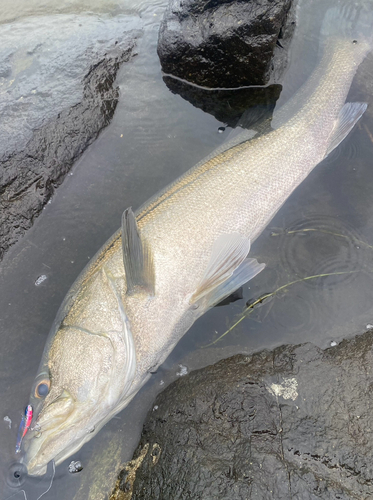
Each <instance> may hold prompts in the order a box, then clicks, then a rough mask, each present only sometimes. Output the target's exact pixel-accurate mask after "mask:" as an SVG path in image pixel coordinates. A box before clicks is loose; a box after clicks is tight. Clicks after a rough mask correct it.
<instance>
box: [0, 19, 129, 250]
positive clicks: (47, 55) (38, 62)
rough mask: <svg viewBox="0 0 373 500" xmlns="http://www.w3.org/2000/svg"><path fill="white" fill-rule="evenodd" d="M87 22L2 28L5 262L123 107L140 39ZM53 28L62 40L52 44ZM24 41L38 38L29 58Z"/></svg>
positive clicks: (1, 227) (0, 231)
mask: <svg viewBox="0 0 373 500" xmlns="http://www.w3.org/2000/svg"><path fill="white" fill-rule="evenodd" d="M86 17H87V16H80V17H79V16H66V18H65V17H62V18H58V21H56V20H54V18H53V16H51V19H49V18H48V20H47V21H45V20H44V19H43V20H42V21H40V23H38V22H37V20H35V19H31V20H26V21H20V22H19V23H18V24H17V23H14V26H12V25H9V26H5V27H4V26H1V27H0V31H1V30H3V31H4V30H5V33H2V34H3V35H4V44H3V47H2V49H3V51H2V52H0V58H3V60H2V62H1V63H0V73H1V74H0V84H1V85H2V86H3V89H4V93H3V94H2V97H1V99H0V110H1V115H2V117H1V119H0V138H1V145H0V259H1V258H2V257H3V255H4V253H5V252H6V251H7V250H8V248H9V247H10V246H11V245H13V244H14V243H15V242H16V241H17V240H18V239H19V238H20V236H22V235H23V234H24V232H25V231H26V230H27V229H29V228H30V227H31V226H32V224H33V221H34V219H35V217H37V215H38V214H39V213H40V211H41V210H42V208H43V207H44V205H45V204H46V203H47V202H48V200H49V199H50V197H51V195H52V193H53V191H54V189H55V188H56V187H57V186H58V185H59V184H61V182H62V181H63V179H64V177H65V176H66V174H67V173H68V171H69V170H70V168H71V166H72V165H73V163H74V162H75V161H76V160H77V159H78V158H79V156H80V155H81V154H82V153H83V151H84V150H85V149H86V148H87V147H88V146H89V144H91V143H92V142H93V141H94V140H95V138H96V137H97V135H98V134H99V132H100V130H102V129H103V128H104V127H106V126H107V125H108V124H109V122H110V120H111V118H112V116H113V114H114V110H115V108H116V105H117V103H118V97H119V90H118V87H117V86H115V84H114V81H115V77H116V74H117V72H118V69H119V67H120V66H121V64H122V63H124V62H125V61H128V60H129V59H130V58H131V56H132V54H133V50H134V46H135V40H136V36H137V32H134V31H128V32H125V30H124V28H125V23H124V22H123V20H117V21H115V22H114V21H110V22H109V21H107V20H105V19H100V18H98V17H97V18H96V17H94V16H91V17H87V19H86ZM53 22H58V26H59V32H58V35H56V37H54V38H53V41H52V40H51V38H50V28H51V26H50V23H52V24H53ZM28 23H29V24H31V25H33V29H32V30H27V26H28ZM43 23H44V24H43ZM34 27H35V29H34ZM110 27H111V32H110V35H107V34H106V32H108V31H109V29H110ZM7 28H9V30H10V31H9V32H7V31H6V29H7ZM11 28H12V29H11ZM38 29H39V30H40V31H38ZM79 29H81V31H79ZM17 30H18V31H17ZM48 30H49V31H48ZM74 30H75V31H74ZM23 33H24V36H25V37H27V36H30V37H34V38H31V39H30V40H27V43H28V44H29V50H28V51H26V49H24V47H23V46H22V43H24V42H22V41H20V40H22V34H23ZM105 35H106V37H105ZM7 37H8V38H7ZM12 37H13V38H12ZM96 37H97V38H96ZM2 40H3V38H2ZM17 40H18V41H19V43H18V44H17V43H16V42H17ZM6 42H9V46H8V47H6ZM4 45H5V48H4ZM17 47H18V49H17ZM5 90H6V91H5Z"/></svg>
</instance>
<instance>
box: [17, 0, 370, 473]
mask: <svg viewBox="0 0 373 500" xmlns="http://www.w3.org/2000/svg"><path fill="white" fill-rule="evenodd" d="M371 26H372V13H371V12H360V11H359V9H358V8H357V7H355V2H354V3H353V5H350V6H347V7H336V8H334V9H331V10H330V11H328V12H327V14H326V16H325V19H324V22H323V25H322V28H321V38H322V39H323V43H322V45H323V55H322V57H321V58H320V62H319V64H318V65H317V67H316V68H315V70H314V71H313V73H312V75H311V76H310V78H309V79H308V80H307V82H306V83H305V84H304V85H303V87H301V89H300V90H299V92H298V93H297V94H296V95H295V96H293V97H292V98H291V99H290V100H289V102H288V103H287V104H285V105H284V106H283V107H282V108H280V109H279V110H278V111H276V112H275V114H274V116H273V119H272V124H271V125H272V129H271V130H269V131H267V132H265V133H262V134H255V133H254V132H252V133H249V136H250V137H249V139H248V136H247V134H245V133H242V134H243V135H239V136H238V137H236V138H235V139H234V140H232V141H231V142H230V143H228V144H226V145H223V147H222V148H220V149H218V150H217V151H215V152H214V153H213V154H211V155H210V156H209V157H208V158H207V159H205V160H203V161H201V162H200V163H198V164H197V165H196V166H194V167H193V168H191V169H190V170H189V171H188V172H186V173H185V174H184V175H182V176H181V177H180V178H179V179H178V180H176V181H175V182H173V183H172V184H171V185H169V186H168V187H166V188H165V189H164V190H163V191H161V192H160V193H158V194H157V195H155V196H154V197H153V198H151V199H150V200H149V201H148V202H147V203H145V205H143V206H142V207H140V208H139V209H138V210H136V211H135V212H133V210H132V208H127V209H126V210H125V211H124V213H123V217H122V225H121V229H120V230H119V231H118V232H117V233H115V234H114V235H113V237H112V238H111V239H110V240H109V241H108V242H107V243H106V244H105V245H104V246H103V247H102V248H101V249H100V250H99V252H98V253H97V254H96V256H95V257H94V258H93V259H92V260H91V263H90V264H89V265H88V267H86V268H85V269H84V270H83V272H82V274H81V275H80V276H79V277H78V279H77V280H76V282H75V283H74V284H73V286H72V288H71V290H70V291H69V293H68V294H67V296H66V298H65V300H64V302H63V304H62V306H61V308H60V310H59V312H58V314H57V317H56V320H55V322H54V324H53V326H52V328H51V331H50V334H49V336H48V339H47V342H46V346H45V349H44V353H43V355H42V360H41V363H40V368H39V371H38V374H37V376H36V378H35V381H34V384H33V386H32V390H31V395H30V404H31V405H32V407H33V408H34V420H33V422H34V423H33V426H32V427H31V428H30V430H29V431H28V433H27V434H26V436H25V438H24V454H23V457H22V463H23V464H24V465H25V466H26V467H27V470H28V474H29V475H32V476H38V475H42V474H44V473H45V471H46V469H47V465H48V463H49V462H50V461H52V460H54V462H55V464H56V465H58V464H60V463H61V462H63V461H64V460H65V459H67V458H68V457H70V456H71V455H72V454H74V453H75V452H77V451H78V450H79V449H80V448H81V447H82V446H83V445H84V444H85V443H86V442H87V441H89V440H90V439H91V438H92V437H93V436H94V435H96V434H97V432H99V430H100V429H101V428H102V427H103V426H104V425H105V423H106V422H108V421H109V420H110V419H111V418H112V417H113V416H114V415H115V414H117V413H118V412H120V411H121V410H122V409H123V408H125V407H126V406H127V405H128V403H129V402H130V401H131V400H132V398H134V397H135V396H136V394H137V393H138V391H139V389H140V388H141V387H142V386H143V385H144V384H145V383H146V382H147V381H148V380H149V378H150V377H151V374H152V373H153V372H154V371H156V369H157V368H158V367H159V366H160V365H161V364H162V363H163V361H164V360H165V359H166V358H167V356H168V355H169V353H170V352H171V351H172V349H173V348H174V346H175V345H176V344H177V342H178V341H179V340H180V339H181V337H182V336H183V335H184V334H185V333H186V332H187V331H188V330H189V328H190V327H191V326H192V325H193V323H194V322H195V321H196V320H197V319H198V318H199V317H200V316H201V315H203V314H204V313H205V312H206V311H207V310H208V309H210V308H211V307H214V306H215V305H216V304H218V303H219V302H221V301H222V300H224V299H225V298H227V297H228V296H229V295H230V294H232V293H233V292H234V291H235V290H237V289H238V288H239V287H240V286H242V285H243V284H245V283H247V282H248V281H249V280H250V279H252V278H254V277H255V276H256V275H257V274H258V273H260V272H262V271H263V269H264V267H265V263H259V262H258V260H257V259H256V258H252V257H251V256H250V248H251V244H252V243H253V242H254V241H255V240H256V238H257V237H258V236H259V235H260V234H261V232H262V231H263V229H264V228H265V227H266V226H267V225H268V223H269V222H270V221H271V219H272V218H273V216H274V215H275V214H276V213H277V211H278V210H279V209H280V207H281V206H282V205H283V204H284V202H285V201H286V199H287V198H288V197H289V196H290V194H291V193H292V192H293V191H294V189H296V187H297V186H298V185H299V184H300V183H301V182H303V181H304V179H305V178H306V177H307V176H308V174H309V173H310V172H311V171H312V169H313V168H314V167H315V166H316V165H318V164H319V163H320V162H321V161H322V160H323V159H324V158H326V157H327V156H328V155H329V154H330V153H331V152H332V151H333V150H334V149H335V148H336V147H337V146H338V145H339V144H340V143H341V141H343V139H344V138H345V137H346V136H347V135H348V133H349V132H350V131H351V130H352V128H353V127H354V125H355V124H356V123H357V121H358V120H359V119H360V118H361V116H362V115H363V113H364V111H365V110H366V107H367V104H366V103H359V102H358V103H350V102H348V103H346V98H347V94H348V91H349V88H350V86H351V82H352V79H353V77H354V74H355V72H356V70H357V68H358V66H359V65H360V63H361V62H362V61H363V59H364V58H365V56H366V55H367V54H368V53H369V52H370V51H371V50H372V46H373V36H372V29H371Z"/></svg>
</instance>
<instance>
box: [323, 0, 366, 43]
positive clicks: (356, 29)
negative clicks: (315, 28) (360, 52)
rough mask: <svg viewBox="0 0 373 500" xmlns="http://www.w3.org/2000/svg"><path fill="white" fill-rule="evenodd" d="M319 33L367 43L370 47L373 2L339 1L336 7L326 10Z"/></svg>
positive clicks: (326, 36)
mask: <svg viewBox="0 0 373 500" xmlns="http://www.w3.org/2000/svg"><path fill="white" fill-rule="evenodd" d="M359 3H360V2H359ZM369 7H370V8H369ZM321 35H322V37H325V38H326V39H330V38H339V39H350V40H351V42H352V43H354V44H357V43H361V42H364V43H368V44H369V46H370V48H371V49H372V48H373V2H371V1H370V0H369V1H366V2H365V4H364V5H356V2H351V0H349V1H348V2H347V1H346V0H344V1H343V2H339V6H338V7H333V8H331V9H329V10H328V11H327V12H326V14H325V17H324V21H323V24H322V28H321Z"/></svg>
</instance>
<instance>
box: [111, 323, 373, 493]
mask: <svg viewBox="0 0 373 500" xmlns="http://www.w3.org/2000/svg"><path fill="white" fill-rule="evenodd" d="M372 348H373V331H368V332H367V333H365V334H363V335H361V336H357V337H356V338H354V339H352V340H345V341H343V342H342V343H341V344H339V345H337V346H335V347H330V348H329V349H326V350H321V349H319V348H318V347H315V346H314V345H312V344H303V345H298V346H291V345H286V346H282V347H279V348H277V349H275V350H274V351H262V352H259V353H257V354H254V355H252V356H244V355H238V356H234V357H232V358H229V359H227V360H223V361H220V362H219V363H217V364H215V365H213V366H209V367H207V368H205V369H202V370H198V371H195V372H192V373H191V374H190V375H188V376H185V377H183V378H181V379H179V380H178V381H176V382H174V383H172V384H171V385H170V386H169V387H168V388H167V389H166V390H165V391H164V392H163V393H161V394H160V395H159V396H158V397H157V399H156V401H155V404H154V406H153V408H152V410H151V411H150V412H149V414H148V417H147V420H146V422H145V425H144V429H143V433H142V437H141V441H140V443H139V446H138V448H137V450H136V452H135V455H134V459H133V460H132V462H129V463H128V464H127V465H126V467H125V468H124V469H123V471H122V473H121V474H120V476H119V479H118V481H117V486H116V490H115V492H114V494H113V496H112V498H115V499H117V500H119V499H122V500H124V499H129V498H132V500H140V499H141V500H154V499H155V498H159V499H162V500H171V499H172V500H182V499H185V500H195V499H203V500H209V499H211V500H212V499H217V498H219V500H224V499H226V500H228V499H229V500H241V499H254V498H257V499H261V500H265V499H276V500H289V499H291V498H292V499H302V500H316V499H320V498H322V499H323V500H327V499H328V500H329V499H330V500H331V499H341V500H342V499H343V500H351V499H356V500H357V499H362V498H373V463H372V447H373V433H372V406H373V403H372V387H373V368H372V367H373V349H372Z"/></svg>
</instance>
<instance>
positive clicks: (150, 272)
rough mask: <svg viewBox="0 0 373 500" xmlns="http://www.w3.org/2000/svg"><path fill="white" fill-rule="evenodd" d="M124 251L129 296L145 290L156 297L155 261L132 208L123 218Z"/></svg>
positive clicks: (125, 212)
mask: <svg viewBox="0 0 373 500" xmlns="http://www.w3.org/2000/svg"><path fill="white" fill-rule="evenodd" d="M122 250H123V264H124V270H125V273H126V282H127V294H128V295H131V294H133V293H135V292H136V291H139V289H143V290H146V291H147V292H148V293H149V294H150V295H154V268H153V259H152V256H151V254H150V251H149V249H148V246H147V245H146V243H145V242H144V241H143V240H142V239H141V237H140V234H139V230H138V227H137V222H136V218H135V215H134V213H133V212H132V208H127V210H125V211H124V212H123V216H122Z"/></svg>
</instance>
